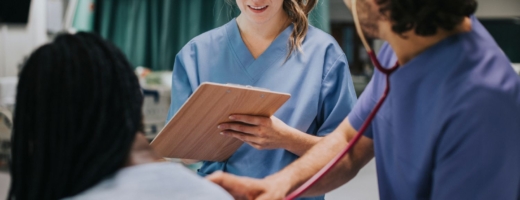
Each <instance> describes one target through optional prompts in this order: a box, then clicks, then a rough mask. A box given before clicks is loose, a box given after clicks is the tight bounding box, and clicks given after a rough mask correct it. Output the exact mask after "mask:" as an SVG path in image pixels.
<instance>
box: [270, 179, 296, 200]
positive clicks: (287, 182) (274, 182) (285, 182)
mask: <svg viewBox="0 0 520 200" xmlns="http://www.w3.org/2000/svg"><path fill="white" fill-rule="evenodd" d="M262 181H263V182H264V183H265V184H268V185H270V186H272V187H273V188H276V190H278V191H279V192H280V193H282V194H283V196H287V195H288V194H289V193H290V192H291V191H292V190H293V188H294V187H296V186H295V184H294V183H292V182H291V179H290V178H287V177H284V176H280V175H276V174H273V175H271V176H268V177H266V178H264V179H263V180H262Z"/></svg>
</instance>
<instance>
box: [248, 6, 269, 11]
mask: <svg viewBox="0 0 520 200" xmlns="http://www.w3.org/2000/svg"><path fill="white" fill-rule="evenodd" d="M249 7H250V8H252V9H255V10H262V9H264V8H266V7H267V5H265V6H261V7H255V6H249Z"/></svg>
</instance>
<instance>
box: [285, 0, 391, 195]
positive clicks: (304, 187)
mask: <svg viewBox="0 0 520 200" xmlns="http://www.w3.org/2000/svg"><path fill="white" fill-rule="evenodd" d="M345 1H347V0H345ZM351 1H352V15H353V16H354V22H355V24H356V29H357V32H358V34H359V36H360V37H361V41H362V42H363V45H364V46H365V48H366V50H367V53H368V55H369V56H370V59H371V60H372V63H373V64H374V66H375V67H376V68H377V69H378V70H379V71H380V72H381V73H383V74H384V75H385V76H386V88H385V91H384V93H383V95H382V96H381V98H380V99H379V101H378V102H377V104H376V106H375V107H374V109H373V110H372V112H370V115H368V117H367V119H366V120H365V122H363V125H362V126H361V128H360V129H359V132H358V133H357V135H356V136H355V137H354V138H353V139H352V140H351V141H350V142H349V144H348V145H347V147H346V148H345V149H343V150H342V151H341V152H340V153H339V154H338V155H337V156H336V157H334V158H333V159H332V160H331V161H330V162H329V163H327V165H325V166H324V167H323V168H322V169H321V170H320V171H318V173H316V174H315V175H314V176H312V177H311V178H310V179H309V180H308V181H307V182H305V183H304V184H303V185H301V186H300V187H299V188H297V189H296V190H295V191H293V192H292V193H290V194H289V195H288V196H287V197H285V199H286V200H293V199H296V198H297V197H299V196H300V195H302V194H303V193H305V192H306V191H307V190H308V189H309V188H310V187H312V186H313V185H314V184H315V183H316V182H318V181H319V180H320V179H321V178H323V177H324V176H325V175H326V174H327V173H328V172H329V171H330V170H331V169H332V168H333V167H334V166H335V165H336V164H337V163H339V161H340V160H341V159H342V158H343V157H344V156H345V155H346V154H347V153H348V152H349V151H350V150H351V149H352V147H353V146H354V145H355V144H356V143H357V142H358V141H359V139H360V138H361V136H362V135H363V134H364V132H365V130H366V129H367V128H368V125H370V123H371V122H372V120H373V119H374V117H375V115H376V114H377V112H378V111H379V108H381V106H382V105H383V103H384V102H385V99H386V97H387V96H388V93H389V92H390V75H391V74H392V73H393V72H395V71H396V70H397V69H398V68H399V63H396V64H395V65H394V66H393V67H392V68H389V69H386V68H384V67H383V66H382V65H381V63H379V60H378V59H377V56H376V54H375V53H374V51H373V50H372V48H370V46H369V45H368V43H367V42H366V39H365V36H364V35H363V32H362V30H361V27H360V24H359V18H358V14H357V8H356V0H351Z"/></svg>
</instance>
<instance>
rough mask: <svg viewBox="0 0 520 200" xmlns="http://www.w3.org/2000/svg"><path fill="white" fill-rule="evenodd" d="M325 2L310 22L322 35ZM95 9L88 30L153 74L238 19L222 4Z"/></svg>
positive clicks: (178, 1)
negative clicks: (188, 47)
mask: <svg viewBox="0 0 520 200" xmlns="http://www.w3.org/2000/svg"><path fill="white" fill-rule="evenodd" d="M80 1H91V0H80ZM328 1H329V0H320V1H319V3H318V6H317V7H316V8H315V10H314V11H313V12H311V14H310V17H309V18H310V21H311V24H313V25H314V26H316V27H318V28H320V29H322V30H324V31H327V32H329V30H330V23H329V11H328V9H329V6H328V5H329V2H328ZM232 2H234V0H232ZM95 7H96V13H95V19H94V25H93V27H94V28H93V29H94V30H95V31H96V32H98V33H99V34H101V36H103V37H104V38H106V39H108V40H110V41H112V42H113V43H114V44H115V45H116V46H118V47H119V48H120V49H121V50H122V51H123V52H124V53H125V54H126V56H127V57H128V59H129V60H130V62H131V63H132V64H133V65H134V66H144V67H148V68H150V69H152V70H172V68H173V63H174V60H175V55H176V54H177V52H179V50H180V49H181V48H182V47H183V46H184V45H185V44H186V43H187V42H189V41H190V40H191V39H192V38H194V37H195V36H197V35H199V34H201V33H203V32H206V31H209V30H211V29H213V28H216V27H219V26H222V25H224V24H225V23H227V22H228V21H229V20H231V19H232V18H233V17H236V16H238V14H239V10H238V8H236V6H230V5H228V4H227V3H226V0H96V1H95Z"/></svg>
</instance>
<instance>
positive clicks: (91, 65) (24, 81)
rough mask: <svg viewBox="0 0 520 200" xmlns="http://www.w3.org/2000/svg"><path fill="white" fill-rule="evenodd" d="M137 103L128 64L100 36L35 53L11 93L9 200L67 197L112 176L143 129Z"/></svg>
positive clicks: (66, 39)
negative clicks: (13, 96) (12, 111)
mask: <svg viewBox="0 0 520 200" xmlns="http://www.w3.org/2000/svg"><path fill="white" fill-rule="evenodd" d="M142 102H143V97H142V93H141V90H140V86H139V83H138V80H137V77H136V76H135V74H134V73H133V70H132V68H131V65H130V64H129V62H128V61H127V59H126V58H125V57H124V56H123V54H122V53H121V51H119V50H118V49H117V48H116V47H115V46H113V45H112V44H109V43H108V42H105V41H104V40H103V39H101V38H100V37H99V36H97V35H94V34H90V33H78V34H75V35H70V34H66V35H61V36H58V37H57V38H56V39H55V41H54V42H53V43H50V44H47V45H44V46H42V47H40V48H39V49H37V50H36V51H35V52H34V53H33V54H32V55H31V56H30V58H29V60H28V61H27V63H26V64H25V66H24V67H23V69H22V71H21V73H20V79H19V84H18V88H17V97H16V108H15V114H14V124H13V135H12V161H11V166H10V169H11V177H12V181H11V189H10V191H9V196H8V199H16V200H20V199H60V198H64V197H70V196H74V195H76V194H79V193H80V192H82V191H84V190H86V189H88V188H90V187H92V186H94V185H95V184H97V183H98V182H100V181H101V180H102V179H104V178H106V177H107V176H110V175H111V174H114V173H115V172H116V171H117V170H118V169H120V168H122V167H123V166H124V165H125V164H126V162H127V161H128V157H129V152H130V149H131V146H132V143H133V141H134V138H135V135H136V133H138V132H139V131H140V130H141V129H142V114H141V105H142Z"/></svg>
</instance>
